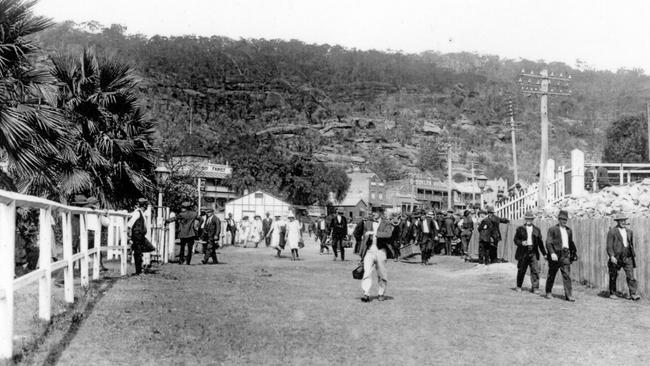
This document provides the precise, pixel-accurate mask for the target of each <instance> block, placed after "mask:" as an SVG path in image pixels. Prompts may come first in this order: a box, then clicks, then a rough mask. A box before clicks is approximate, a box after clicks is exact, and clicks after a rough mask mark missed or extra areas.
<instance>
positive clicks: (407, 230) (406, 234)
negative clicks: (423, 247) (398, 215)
mask: <svg viewBox="0 0 650 366" xmlns="http://www.w3.org/2000/svg"><path fill="white" fill-rule="evenodd" d="M412 235H413V223H412V222H410V221H408V220H404V221H402V222H400V223H399V240H400V241H401V242H402V243H404V244H408V242H409V241H410V240H411V237H412Z"/></svg>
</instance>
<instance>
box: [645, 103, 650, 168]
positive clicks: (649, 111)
mask: <svg viewBox="0 0 650 366" xmlns="http://www.w3.org/2000/svg"><path fill="white" fill-rule="evenodd" d="M645 108H646V109H645V117H646V119H647V120H648V160H650V99H648V101H646V104H645Z"/></svg>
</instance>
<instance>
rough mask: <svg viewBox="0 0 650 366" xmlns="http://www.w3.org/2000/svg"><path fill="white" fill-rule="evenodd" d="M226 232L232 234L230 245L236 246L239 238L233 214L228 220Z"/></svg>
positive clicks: (229, 215) (230, 214)
mask: <svg viewBox="0 0 650 366" xmlns="http://www.w3.org/2000/svg"><path fill="white" fill-rule="evenodd" d="M226 231H227V232H229V233H230V245H232V246H234V245H235V237H236V236H237V223H236V222H235V219H233V218H232V213H229V214H228V218H227V219H226Z"/></svg>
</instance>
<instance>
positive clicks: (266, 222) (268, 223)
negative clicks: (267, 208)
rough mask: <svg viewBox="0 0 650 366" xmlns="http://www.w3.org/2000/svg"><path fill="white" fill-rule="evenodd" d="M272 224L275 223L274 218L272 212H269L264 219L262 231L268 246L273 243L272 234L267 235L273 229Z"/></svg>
mask: <svg viewBox="0 0 650 366" xmlns="http://www.w3.org/2000/svg"><path fill="white" fill-rule="evenodd" d="M271 224H273V219H272V218H271V213H269V212H267V213H266V217H265V218H264V219H262V233H263V235H264V242H265V243H266V246H267V247H268V246H269V245H271V236H270V235H266V234H268V233H269V231H271Z"/></svg>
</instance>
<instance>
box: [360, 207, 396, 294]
mask: <svg viewBox="0 0 650 366" xmlns="http://www.w3.org/2000/svg"><path fill="white" fill-rule="evenodd" d="M373 219H374V220H373V221H372V222H371V223H372V225H371V226H372V229H371V230H369V231H368V232H366V236H367V247H368V249H367V250H365V251H364V256H363V271H364V272H363V279H362V280H361V289H362V290H363V296H362V297H361V301H363V302H369V301H370V288H371V287H372V282H373V275H374V272H375V270H376V272H377V288H378V293H379V296H378V297H377V300H379V301H382V300H384V293H385V292H386V285H387V284H388V274H387V273H386V258H387V253H386V251H387V250H388V244H389V241H390V238H391V236H392V235H393V225H392V224H391V223H390V221H389V220H387V219H386V218H384V217H382V215H381V213H380V212H374V213H373Z"/></svg>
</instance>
